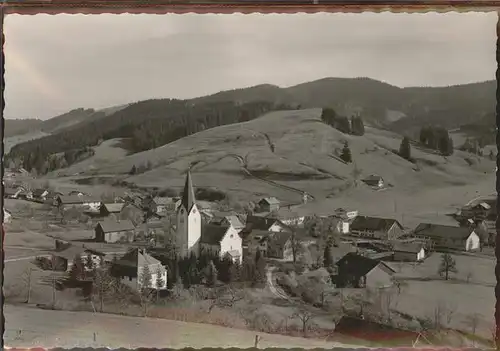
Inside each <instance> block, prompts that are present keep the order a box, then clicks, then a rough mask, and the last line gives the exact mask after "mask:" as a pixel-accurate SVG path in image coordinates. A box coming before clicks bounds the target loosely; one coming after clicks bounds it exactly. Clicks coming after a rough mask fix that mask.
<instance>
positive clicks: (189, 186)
mask: <svg viewBox="0 0 500 351" xmlns="http://www.w3.org/2000/svg"><path fill="white" fill-rule="evenodd" d="M195 203H196V198H195V196H194V189H193V182H192V180H191V171H189V170H188V171H187V175H186V183H185V184H184V190H183V191H182V197H181V204H182V205H183V206H184V208H185V209H186V211H188V212H189V211H191V208H192V207H193V205H194V204H195Z"/></svg>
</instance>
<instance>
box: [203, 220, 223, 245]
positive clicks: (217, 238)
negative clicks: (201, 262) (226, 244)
mask: <svg viewBox="0 0 500 351" xmlns="http://www.w3.org/2000/svg"><path fill="white" fill-rule="evenodd" d="M228 229H229V226H220V225H214V224H205V225H204V226H202V228H201V242H202V243H204V244H209V245H218V244H219V243H220V242H221V241H222V239H223V238H224V235H226V233H227V230H228Z"/></svg>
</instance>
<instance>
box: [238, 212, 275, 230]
mask: <svg viewBox="0 0 500 351" xmlns="http://www.w3.org/2000/svg"><path fill="white" fill-rule="evenodd" d="M275 223H280V224H281V221H280V220H279V219H277V218H275V217H261V216H248V217H247V223H246V226H245V230H246V231H251V230H254V229H257V230H269V228H271V227H272V226H273V225H274V224H275Z"/></svg>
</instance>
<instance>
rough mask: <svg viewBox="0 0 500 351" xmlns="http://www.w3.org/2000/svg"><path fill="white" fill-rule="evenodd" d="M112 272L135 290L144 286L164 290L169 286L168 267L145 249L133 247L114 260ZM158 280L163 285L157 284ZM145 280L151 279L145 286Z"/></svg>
mask: <svg viewBox="0 0 500 351" xmlns="http://www.w3.org/2000/svg"><path fill="white" fill-rule="evenodd" d="M111 274H112V275H113V276H114V277H118V278H121V281H122V283H124V284H125V285H128V286H130V287H131V288H132V289H134V290H141V289H142V288H150V289H157V290H164V289H166V288H167V269H166V268H165V267H164V266H163V265H162V264H161V262H160V261H158V260H157V259H156V258H154V257H152V256H151V255H149V254H148V253H147V252H146V251H145V250H144V249H139V248H136V249H132V250H130V251H129V252H127V253H126V254H125V255H124V256H123V257H122V258H120V259H119V260H117V261H115V262H113V265H112V266H111ZM146 276H149V277H146ZM158 277H159V278H160V279H158ZM145 278H150V279H145ZM158 280H161V283H163V284H162V285H161V286H158V285H157V283H158ZM145 281H149V282H150V285H149V286H147V287H146V286H143V284H144V282H145Z"/></svg>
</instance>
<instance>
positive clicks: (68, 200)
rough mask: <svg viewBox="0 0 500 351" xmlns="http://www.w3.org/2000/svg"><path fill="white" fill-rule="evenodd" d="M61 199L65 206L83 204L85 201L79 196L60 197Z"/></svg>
mask: <svg viewBox="0 0 500 351" xmlns="http://www.w3.org/2000/svg"><path fill="white" fill-rule="evenodd" d="M59 199H60V200H61V203H63V204H67V205H70V204H83V203H84V200H83V198H82V197H80V196H78V195H59Z"/></svg>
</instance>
